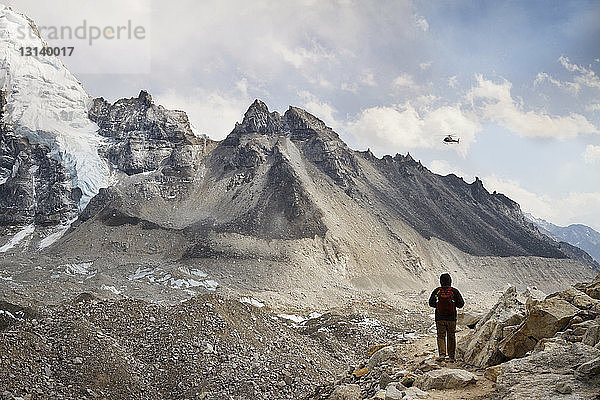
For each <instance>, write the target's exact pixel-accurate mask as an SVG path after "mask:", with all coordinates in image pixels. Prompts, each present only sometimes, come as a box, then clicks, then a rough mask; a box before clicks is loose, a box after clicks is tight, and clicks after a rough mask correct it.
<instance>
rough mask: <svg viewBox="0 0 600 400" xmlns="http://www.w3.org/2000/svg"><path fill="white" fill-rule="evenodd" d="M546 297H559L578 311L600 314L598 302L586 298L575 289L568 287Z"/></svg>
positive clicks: (584, 294) (585, 295) (599, 303)
mask: <svg viewBox="0 0 600 400" xmlns="http://www.w3.org/2000/svg"><path fill="white" fill-rule="evenodd" d="M548 297H549V298H552V297H559V298H561V299H563V300H566V301H568V302H569V303H571V304H572V305H574V306H575V307H577V308H579V309H580V310H591V311H594V312H598V313H600V300H596V299H594V298H592V297H590V296H588V295H587V294H586V293H585V292H582V291H581V290H578V289H575V288H574V287H570V288H568V289H566V290H563V291H562V292H558V293H555V294H552V295H550V296H548Z"/></svg>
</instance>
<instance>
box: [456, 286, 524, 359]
mask: <svg viewBox="0 0 600 400" xmlns="http://www.w3.org/2000/svg"><path fill="white" fill-rule="evenodd" d="M524 313H525V304H523V303H522V302H520V301H519V299H518V296H517V290H516V288H515V287H513V286H511V287H509V288H508V289H507V290H506V291H505V292H504V293H503V294H502V296H501V297H500V298H499V299H498V302H497V303H496V304H495V305H494V307H492V309H491V310H490V311H489V312H488V313H487V315H486V316H485V317H483V319H481V320H480V321H479V322H478V323H477V325H476V326H475V330H474V331H473V332H469V334H467V335H466V336H465V337H463V338H462V339H460V340H459V341H458V344H457V356H458V357H459V358H462V359H463V360H464V361H465V362H466V363H468V364H471V365H476V366H478V367H482V368H483V367H489V366H491V365H495V364H498V363H500V362H502V361H505V360H506V358H505V356H504V355H503V354H502V353H501V352H500V351H499V349H498V343H499V342H500V341H501V340H502V339H504V337H505V336H504V335H505V329H506V328H507V327H509V326H514V325H515V324H518V323H520V322H521V321H522V320H523V318H524Z"/></svg>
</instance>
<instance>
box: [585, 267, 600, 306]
mask: <svg viewBox="0 0 600 400" xmlns="http://www.w3.org/2000/svg"><path fill="white" fill-rule="evenodd" d="M582 290H583V291H584V292H585V294H587V295H588V296H590V297H591V298H593V299H596V300H600V273H599V274H598V275H596V278H595V279H594V280H593V281H592V282H591V283H588V284H587V285H584V286H583V287H582Z"/></svg>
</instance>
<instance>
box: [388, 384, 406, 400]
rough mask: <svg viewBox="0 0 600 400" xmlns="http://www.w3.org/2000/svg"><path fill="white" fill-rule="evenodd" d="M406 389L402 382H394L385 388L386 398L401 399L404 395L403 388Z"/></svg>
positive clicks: (390, 399) (389, 399)
mask: <svg viewBox="0 0 600 400" xmlns="http://www.w3.org/2000/svg"><path fill="white" fill-rule="evenodd" d="M404 389H406V388H405V387H404V385H402V384H401V383H400V382H392V383H390V384H388V385H387V386H386V388H385V400H400V399H402V398H403V397H404V393H403V390H404Z"/></svg>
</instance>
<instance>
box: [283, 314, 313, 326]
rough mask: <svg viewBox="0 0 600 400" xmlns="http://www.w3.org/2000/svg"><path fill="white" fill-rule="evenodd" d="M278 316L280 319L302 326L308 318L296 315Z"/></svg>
mask: <svg viewBox="0 0 600 400" xmlns="http://www.w3.org/2000/svg"><path fill="white" fill-rule="evenodd" d="M277 316H278V317H279V318H282V319H287V320H288V321H292V322H294V323H296V324H302V323H303V322H304V321H306V318H304V317H302V316H300V315H295V314H277Z"/></svg>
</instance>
